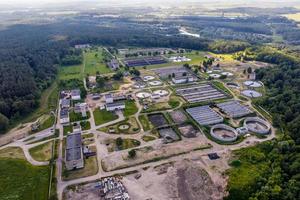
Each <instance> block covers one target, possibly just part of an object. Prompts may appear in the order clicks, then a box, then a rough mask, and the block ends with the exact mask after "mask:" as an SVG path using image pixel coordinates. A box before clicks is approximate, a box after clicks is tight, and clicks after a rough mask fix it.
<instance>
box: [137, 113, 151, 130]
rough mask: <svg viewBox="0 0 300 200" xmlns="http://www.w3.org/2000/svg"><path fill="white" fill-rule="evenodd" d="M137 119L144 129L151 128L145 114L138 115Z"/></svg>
mask: <svg viewBox="0 0 300 200" xmlns="http://www.w3.org/2000/svg"><path fill="white" fill-rule="evenodd" d="M139 120H140V122H141V124H142V126H143V129H144V131H149V130H150V129H151V125H150V123H149V120H148V117H147V116H146V115H140V116H139Z"/></svg>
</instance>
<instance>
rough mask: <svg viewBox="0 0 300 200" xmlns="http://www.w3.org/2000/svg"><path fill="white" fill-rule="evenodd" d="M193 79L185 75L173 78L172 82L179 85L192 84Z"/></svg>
mask: <svg viewBox="0 0 300 200" xmlns="http://www.w3.org/2000/svg"><path fill="white" fill-rule="evenodd" d="M194 81H195V78H194V77H193V76H191V75H187V76H182V75H181V76H175V77H173V78H172V82H173V83H174V84H181V83H190V82H194Z"/></svg>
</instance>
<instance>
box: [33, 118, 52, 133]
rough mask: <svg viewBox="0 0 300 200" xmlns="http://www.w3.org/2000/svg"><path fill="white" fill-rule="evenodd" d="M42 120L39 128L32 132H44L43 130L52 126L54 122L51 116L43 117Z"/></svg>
mask: <svg viewBox="0 0 300 200" xmlns="http://www.w3.org/2000/svg"><path fill="white" fill-rule="evenodd" d="M44 118H45V119H42V120H41V124H40V127H39V128H38V129H37V130H36V131H34V132H39V131H42V130H45V129H47V128H50V127H51V126H53V124H54V121H55V117H54V116H53V115H45V117H44Z"/></svg>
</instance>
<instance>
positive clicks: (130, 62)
mask: <svg viewBox="0 0 300 200" xmlns="http://www.w3.org/2000/svg"><path fill="white" fill-rule="evenodd" d="M123 62H124V63H125V65H126V66H128V67H138V66H147V65H158V64H164V63H167V61H166V60H165V59H164V58H163V57H161V56H157V57H142V58H127V59H124V60H123Z"/></svg>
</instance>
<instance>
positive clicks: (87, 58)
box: [84, 48, 112, 75]
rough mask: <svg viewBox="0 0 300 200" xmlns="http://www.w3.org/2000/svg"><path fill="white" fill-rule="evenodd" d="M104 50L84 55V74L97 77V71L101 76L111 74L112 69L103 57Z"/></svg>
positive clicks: (100, 49) (92, 51)
mask: <svg viewBox="0 0 300 200" xmlns="http://www.w3.org/2000/svg"><path fill="white" fill-rule="evenodd" d="M102 52H103V49H102V48H99V49H98V51H97V50H91V51H89V52H87V53H85V54H84V62H85V69H84V73H85V74H89V75H96V73H97V71H98V72H99V73H100V74H106V73H111V72H112V71H111V69H110V68H108V67H107V66H106V63H105V62H104V61H103V56H102Z"/></svg>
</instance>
